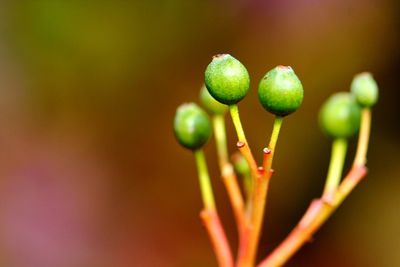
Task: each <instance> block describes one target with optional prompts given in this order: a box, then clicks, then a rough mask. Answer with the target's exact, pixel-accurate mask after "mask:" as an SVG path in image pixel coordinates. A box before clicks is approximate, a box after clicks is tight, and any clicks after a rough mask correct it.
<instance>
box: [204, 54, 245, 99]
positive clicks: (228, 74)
mask: <svg viewBox="0 0 400 267" xmlns="http://www.w3.org/2000/svg"><path fill="white" fill-rule="evenodd" d="M204 81H205V84H206V87H207V89H208V91H209V92H210V94H211V95H212V96H213V97H214V98H215V99H216V100H218V101H219V102H221V103H223V104H226V105H233V104H236V103H238V102H239V101H240V100H242V99H243V98H244V97H245V96H246V95H247V92H248V91H249V88H250V77H249V73H248V72H247V69H246V67H245V66H243V64H242V63H240V61H239V60H237V59H236V58H234V57H232V56H231V55H228V54H220V55H216V56H214V57H213V59H212V61H211V63H210V64H209V65H208V66H207V68H206V71H205V75H204Z"/></svg>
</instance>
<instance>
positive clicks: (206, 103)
mask: <svg viewBox="0 0 400 267" xmlns="http://www.w3.org/2000/svg"><path fill="white" fill-rule="evenodd" d="M200 101H201V103H202V104H203V107H205V108H206V110H208V111H209V112H211V113H212V114H215V115H221V114H224V113H225V112H226V111H227V110H228V106H227V105H225V104H221V103H220V102H218V101H217V100H215V98H214V97H213V96H212V95H210V93H209V92H208V90H207V88H206V87H205V86H203V87H202V88H201V90H200Z"/></svg>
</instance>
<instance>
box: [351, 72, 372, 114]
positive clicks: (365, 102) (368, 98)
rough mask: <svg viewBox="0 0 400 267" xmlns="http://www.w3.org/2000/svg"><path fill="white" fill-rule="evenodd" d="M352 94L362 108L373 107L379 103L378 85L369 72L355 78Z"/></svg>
mask: <svg viewBox="0 0 400 267" xmlns="http://www.w3.org/2000/svg"><path fill="white" fill-rule="evenodd" d="M351 92H352V93H353V94H354V96H355V97H356V100H357V102H358V104H360V106H362V107H372V106H373V105H375V103H376V102H377V101H378V85H377V84H376V82H375V80H374V78H373V77H372V74H371V73H369V72H363V73H360V74H357V75H356V76H354V79H353V81H352V83H351Z"/></svg>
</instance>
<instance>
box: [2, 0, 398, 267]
mask: <svg viewBox="0 0 400 267" xmlns="http://www.w3.org/2000/svg"><path fill="white" fill-rule="evenodd" d="M399 20H400V5H399V1H396V0H353V1H346V0H325V1H318V0H296V1H295V0H292V1H290V0H286V1H278V0H275V1H274V0H269V1H268V0H265V1H261V0H247V1H246V0H233V1H228V0H197V1H196V0H163V1H161V0H160V1H67V0H65V1H58V0H57V1H55V0H48V1H46V0H40V1H33V0H31V1H29V0H26V1H7V0H2V1H0V177H1V179H0V265H1V266H8V267H128V266H138V267H153V266H155V267H180V266H193V267H196V266H199V267H204V266H210V267H211V266H216V261H215V259H214V255H213V252H212V250H211V246H210V244H209V241H208V238H207V234H206V232H205V230H204V229H203V228H202V225H201V222H200V220H199V217H198V214H199V211H200V209H201V206H202V205H201V199H200V193H199V190H198V182H197V176H196V169H195V164H194V160H193V156H192V155H191V153H190V152H188V151H186V150H184V149H183V148H181V147H180V146H179V145H178V144H177V143H176V141H175V139H174V136H173V132H172V119H173V115H174V112H175V109H176V107H177V105H179V104H181V103H182V102H186V101H197V99H198V92H199V89H200V87H201V85H202V82H203V74H204V70H205V67H206V66H207V64H208V63H209V62H210V60H211V57H212V55H214V54H217V53H230V54H232V55H234V56H235V57H236V58H238V59H239V60H240V61H242V62H243V63H244V64H245V66H246V67H247V68H248V70H249V73H250V75H251V78H252V85H251V91H250V93H249V95H248V96H247V98H246V99H245V100H244V101H242V102H241V103H240V109H241V115H242V120H243V123H244V127H245V130H246V132H247V135H248V138H249V141H250V143H251V146H252V149H253V151H254V152H256V156H257V159H258V160H261V156H262V153H261V151H262V148H263V147H264V146H265V145H266V144H267V142H268V140H269V134H270V130H271V126H272V119H273V117H272V116H271V115H270V114H268V113H266V112H265V111H264V110H263V109H262V108H261V106H260V105H259V103H258V99H257V90H256V89H257V84H258V81H259V80H260V79H261V78H262V76H263V75H264V73H265V72H267V71H268V70H270V69H271V68H273V67H274V66H276V65H280V64H282V65H290V66H292V67H293V68H294V69H295V71H296V73H297V75H298V76H299V77H300V79H301V81H302V83H303V85H304V89H305V100H304V103H303V105H302V107H301V109H300V110H299V111H298V112H296V113H295V114H293V115H291V116H289V117H288V118H287V119H285V123H284V126H283V129H282V130H283V132H282V134H281V137H280V140H279V146H278V153H277V155H276V158H275V162H274V165H275V166H274V168H275V170H276V173H275V175H274V177H273V181H272V184H271V189H270V190H271V191H270V194H269V201H268V207H267V218H266V221H265V231H264V235H263V237H262V240H261V244H260V246H261V248H260V255H259V257H260V258H261V257H262V256H264V255H266V253H268V252H270V251H271V250H272V249H273V248H274V247H275V246H276V245H277V244H279V242H280V241H281V240H282V239H283V238H284V237H285V236H286V235H287V234H288V232H289V231H290V229H291V228H292V227H293V226H294V225H295V224H296V222H297V221H298V219H299V218H300V217H301V215H302V214H303V212H304V211H305V209H306V208H307V206H308V204H309V203H310V201H311V200H312V199H313V198H314V197H317V196H319V195H320V193H321V192H322V188H323V184H324V177H325V173H326V170H327V165H328V160H329V154H330V141H329V140H328V139H327V138H326V137H325V136H324V135H323V134H322V133H321V131H320V130H319V128H318V122H317V115H318V110H319V108H320V106H321V104H322V102H323V101H324V100H325V99H326V98H327V97H328V96H329V95H330V94H332V93H333V92H336V91H343V90H348V89H349V85H350V82H351V79H352V77H353V75H354V74H356V73H358V72H362V71H366V70H367V71H371V72H373V73H374V76H375V78H376V80H377V81H378V84H379V85H380V100H379V103H378V105H377V106H376V107H375V109H374V113H373V128H372V136H371V145H370V151H369V162H368V167H369V170H370V172H369V175H368V177H367V179H365V180H364V181H363V182H362V183H361V184H360V185H359V187H357V189H356V190H355V191H354V192H353V193H352V195H351V196H350V197H349V198H348V199H347V200H346V202H345V203H344V205H343V206H342V207H341V208H340V209H339V210H338V211H337V212H336V213H335V214H334V216H333V217H332V218H331V220H330V221H329V222H328V223H327V224H326V225H325V226H324V227H323V228H322V229H321V230H320V231H319V232H318V234H317V235H316V236H315V240H314V242H312V243H310V244H307V245H306V246H305V247H304V248H303V249H302V250H301V251H300V252H299V253H298V254H296V256H295V257H294V258H293V259H292V260H291V261H290V262H289V264H288V266H328V267H329V266H345V267H346V266H364V267H373V266H400V253H398V252H399V246H400V208H399V203H400V179H399V178H400V164H398V161H399V159H400V158H399V149H400V139H399V134H400V131H399V128H400V126H399V115H400V113H399V111H398V106H399V103H398V101H399V99H400V98H399V97H400V93H399V92H400V91H399V85H398V84H399V83H398V77H399V72H400V67H399V62H400V61H399V59H400V49H399V44H400V23H399V22H400V21H399ZM228 132H229V136H230V137H229V142H230V143H229V149H230V151H231V152H234V151H235V141H236V138H235V134H234V131H233V128H232V124H231V122H230V120H228ZM354 145H355V144H354V141H353V143H352V144H351V146H350V151H349V156H348V162H347V166H349V165H350V164H351V159H352V157H353V154H354ZM206 152H207V156H208V158H207V159H208V162H209V167H210V171H211V174H212V177H213V186H214V189H215V194H216V198H217V201H218V203H217V205H218V209H219V211H220V212H221V216H222V217H223V222H224V225H225V226H226V229H227V232H228V234H229V236H230V241H231V242H232V246H233V247H235V246H236V245H235V244H236V242H237V239H236V237H235V235H236V233H235V228H234V223H233V217H232V213H231V211H230V207H229V203H228V201H227V195H226V192H225V190H224V188H223V186H222V183H221V182H220V180H219V175H218V168H217V162H216V157H215V150H214V142H213V141H212V142H210V144H209V145H208V146H207V149H206Z"/></svg>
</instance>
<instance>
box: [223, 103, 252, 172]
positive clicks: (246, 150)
mask: <svg viewBox="0 0 400 267" xmlns="http://www.w3.org/2000/svg"><path fill="white" fill-rule="evenodd" d="M229 111H230V114H231V117H232V121H233V125H234V126H235V129H236V133H237V136H238V139H239V141H238V143H237V146H238V148H239V150H240V152H241V153H242V155H243V156H244V157H245V159H246V160H247V162H248V164H249V166H250V169H251V173H252V176H253V179H255V177H256V176H257V175H258V170H257V163H256V161H255V159H254V157H253V154H252V153H251V150H250V147H249V144H248V143H247V139H246V135H245V134H244V130H243V126H242V122H241V121H240V116H239V108H238V106H237V105H236V104H234V105H230V106H229Z"/></svg>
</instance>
